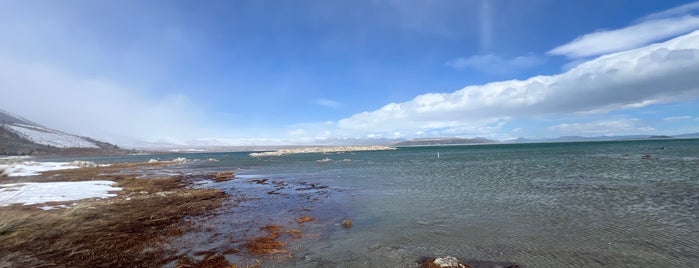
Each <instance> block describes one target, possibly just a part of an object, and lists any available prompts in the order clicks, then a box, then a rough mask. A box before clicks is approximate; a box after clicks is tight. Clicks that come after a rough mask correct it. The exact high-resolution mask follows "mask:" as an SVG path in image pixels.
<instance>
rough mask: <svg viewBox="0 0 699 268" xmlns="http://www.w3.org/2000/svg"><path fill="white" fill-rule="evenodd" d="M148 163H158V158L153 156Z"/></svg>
mask: <svg viewBox="0 0 699 268" xmlns="http://www.w3.org/2000/svg"><path fill="white" fill-rule="evenodd" d="M146 163H148V164H153V163H158V160H157V159H152V158H151V159H150V160H148V161H146Z"/></svg>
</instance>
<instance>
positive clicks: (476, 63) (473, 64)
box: [446, 54, 545, 74]
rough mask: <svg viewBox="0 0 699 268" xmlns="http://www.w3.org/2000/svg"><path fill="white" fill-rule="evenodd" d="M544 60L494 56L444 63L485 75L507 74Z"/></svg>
mask: <svg viewBox="0 0 699 268" xmlns="http://www.w3.org/2000/svg"><path fill="white" fill-rule="evenodd" d="M544 61H545V60H544V59H543V58H541V57H537V56H534V55H524V56H517V57H514V58H509V59H508V58H502V57H500V56H497V55H494V54H482V55H474V56H471V57H468V58H456V59H453V60H450V61H448V62H447V63H446V65H447V66H449V67H452V68H454V69H457V70H463V69H467V68H468V69H473V70H478V71H482V72H486V73H494V74H508V73H512V72H514V71H518V70H521V69H524V68H528V67H532V66H537V65H540V64H543V63H544Z"/></svg>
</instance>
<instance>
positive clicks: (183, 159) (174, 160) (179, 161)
mask: <svg viewBox="0 0 699 268" xmlns="http://www.w3.org/2000/svg"><path fill="white" fill-rule="evenodd" d="M172 162H175V163H184V162H187V158H184V157H178V158H175V159H173V160H172Z"/></svg>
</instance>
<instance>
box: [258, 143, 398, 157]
mask: <svg viewBox="0 0 699 268" xmlns="http://www.w3.org/2000/svg"><path fill="white" fill-rule="evenodd" d="M395 149H396V148H394V147H388V146H380V145H371V146H340V147H302V148H293V149H281V150H276V151H271V152H260V153H250V157H263V156H282V155H286V154H307V153H345V152H358V151H386V150H395Z"/></svg>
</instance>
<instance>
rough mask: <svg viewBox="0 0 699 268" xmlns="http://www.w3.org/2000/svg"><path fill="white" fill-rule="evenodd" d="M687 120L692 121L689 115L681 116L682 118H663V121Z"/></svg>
mask: <svg viewBox="0 0 699 268" xmlns="http://www.w3.org/2000/svg"><path fill="white" fill-rule="evenodd" d="M689 119H692V117H691V116H689V115H682V116H671V117H665V118H663V121H666V122H677V121H683V120H689Z"/></svg>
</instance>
